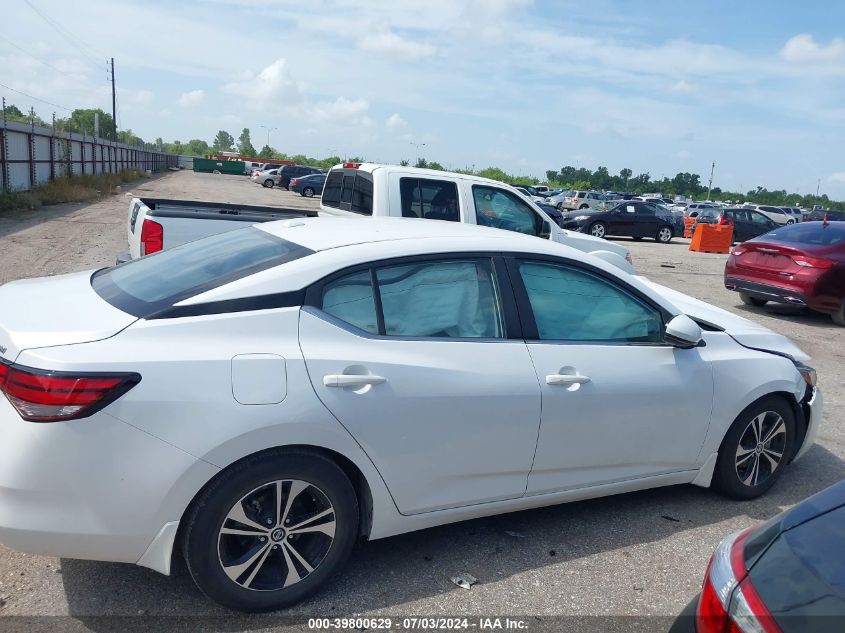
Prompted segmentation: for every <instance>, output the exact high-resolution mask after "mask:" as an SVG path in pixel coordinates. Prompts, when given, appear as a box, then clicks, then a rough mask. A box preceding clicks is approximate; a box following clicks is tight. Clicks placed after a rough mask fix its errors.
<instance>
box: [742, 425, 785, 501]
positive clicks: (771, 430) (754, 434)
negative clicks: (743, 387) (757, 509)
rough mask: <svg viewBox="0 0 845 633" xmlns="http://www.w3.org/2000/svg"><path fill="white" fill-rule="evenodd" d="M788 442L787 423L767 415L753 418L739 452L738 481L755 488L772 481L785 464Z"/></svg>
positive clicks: (747, 427)
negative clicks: (771, 478) (769, 479)
mask: <svg viewBox="0 0 845 633" xmlns="http://www.w3.org/2000/svg"><path fill="white" fill-rule="evenodd" d="M786 439H787V438H786V422H784V420H783V418H782V417H781V416H780V414H779V413H777V412H775V411H765V412H763V413H760V414H759V415H757V416H755V417H754V418H752V420H751V421H750V422H749V423H748V426H746V427H745V430H744V431H743V433H742V435H741V436H740V438H739V445H738V446H737V449H736V459H735V465H736V474H737V477H739V480H740V481H741V482H742V483H743V484H744V485H746V486H750V487H754V486H757V485H759V484H761V483H763V482H764V481H766V480H767V479H768V478H769V477H771V476H772V474H773V473H774V472H775V471H776V470H777V468H778V467H779V466H780V465H781V463H782V462H783V458H784V453H785V452H786Z"/></svg>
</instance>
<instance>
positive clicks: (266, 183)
mask: <svg viewBox="0 0 845 633" xmlns="http://www.w3.org/2000/svg"><path fill="white" fill-rule="evenodd" d="M261 184H262V185H263V186H265V187H267V188H268V189H272V188H273V185H275V184H276V183H275V182H273V179H272V178H268V179H267V180H265V181H264V182H263V183H261Z"/></svg>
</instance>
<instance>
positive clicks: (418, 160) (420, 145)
mask: <svg viewBox="0 0 845 633" xmlns="http://www.w3.org/2000/svg"><path fill="white" fill-rule="evenodd" d="M411 145H413V146H414V147H416V148H417V162H416V163H415V164H414V166H415V167H416V166H417V165H419V164H420V148H421V147H425V143H414V142H413V141H411Z"/></svg>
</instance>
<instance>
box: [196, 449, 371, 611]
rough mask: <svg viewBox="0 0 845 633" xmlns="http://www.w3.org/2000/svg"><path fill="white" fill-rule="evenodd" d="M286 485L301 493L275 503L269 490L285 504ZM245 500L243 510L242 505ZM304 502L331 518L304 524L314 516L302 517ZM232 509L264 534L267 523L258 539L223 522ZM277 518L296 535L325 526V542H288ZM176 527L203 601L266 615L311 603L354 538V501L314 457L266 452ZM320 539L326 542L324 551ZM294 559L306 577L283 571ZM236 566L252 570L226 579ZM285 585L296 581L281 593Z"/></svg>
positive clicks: (348, 488) (237, 468)
mask: <svg viewBox="0 0 845 633" xmlns="http://www.w3.org/2000/svg"><path fill="white" fill-rule="evenodd" d="M280 481H284V482H285V483H282V484H281V485H280V486H279V487H278V488H277V486H276V485H275V483H274V482H280ZM288 482H289V483H288ZM294 485H296V486H302V485H304V486H306V487H305V488H297V490H298V491H297V492H296V494H294V496H293V500H292V501H290V502H289V501H288V499H287V498H285V497H283V496H277V494H276V491H277V490H278V495H284V494H285V490H287V493H286V494H287V495H288V496H290V495H291V493H292V492H293V491H294V487H293V486H294ZM306 493H307V494H306ZM283 498H284V499H285V500H284V501H282V499H283ZM247 499H249V500H250V501H249V505H244V503H243V502H245V501H246V500H247ZM271 501H272V503H271ZM312 502H313V503H320V504H322V507H323V508H324V509H323V513H324V514H325V513H326V512H329V510H327V509H325V508H327V507H328V508H330V509H331V512H330V513H329V514H328V515H326V516H324V517H322V518H320V519H317V518H315V519H314V520H313V521H312V520H309V519H308V518H307V517H309V516H315V517H316V515H315V514H311V512H312V511H313V512H316V511H317V510H309V508H310V507H311V506H310V504H311V503H312ZM283 503H284V505H285V507H284V508H283V507H282V505H283ZM327 504H328V505H327ZM320 507H321V506H317V508H318V509H319V508H320ZM236 508H240V511H241V512H242V514H243V516H244V517H245V518H246V519H247V520H249V521H252V522H253V523H256V524H257V523H260V524H261V525H262V526H264V525H265V520H266V521H267V522H270V527H267V528H265V529H266V533H262V532H258V531H255V528H254V527H252V526H251V525H250V524H249V523H244V522H243V521H235V520H233V519H232V518H231V516H230V515H231V514H232V513H233V512H235V510H236ZM297 512H298V513H299V514H297ZM264 514H267V515H268V516H267V517H264ZM270 516H273V517H274V519H271V518H269V517H270ZM284 516H289V517H295V518H294V519H288V521H287V522H284V525H285V526H286V525H288V524H289V522H290V521H291V520H293V523H294V525H303V524H304V525H305V527H304V528H300V529H303V530H304V529H305V528H309V527H313V526H314V525H320V526H321V527H323V526H325V525H327V523H326V522H328V523H330V522H331V518H333V519H334V525H333V526H331V528H332V531H333V536H332V535H329V534H324V533H322V532H321V531H319V530H313V529H312V530H307V532H308V533H295V534H294V533H293V532H291V531H290V530H291V528H286V529H281V528H282V527H283V525H282V523H283V521H282V519H281V518H280V517H284ZM303 517H305V519H304V520H302V518H303ZM274 521H275V524H274ZM317 521H321V522H322V523H321V524H318V523H317ZM227 523H228V525H227V526H226V529H228V530H231V529H237V530H239V531H238V533H237V534H235V535H232V534H231V533H228V534H223V533H222V532H221V530H222V529H223V528H224V524H227ZM184 525H185V530H184V540H183V552H184V556H185V561H186V562H187V565H188V571H189V572H190V574H191V577H192V578H193V579H194V582H195V583H196V584H197V587H199V588H200V590H201V591H202V592H203V593H204V594H206V595H207V596H208V597H209V598H211V599H212V600H215V601H216V602H218V603H220V604H222V605H223V606H225V607H228V608H230V609H236V610H239V611H250V612H260V611H274V610H276V609H282V608H285V607H288V606H290V605H293V604H295V603H297V602H299V601H300V600H302V599H304V598H306V597H307V596H309V595H311V594H312V593H314V592H315V591H317V590H318V589H319V588H320V587H321V586H322V585H323V583H325V582H326V581H327V580H328V579H329V578H331V576H333V575H334V574H335V573H336V572H337V571H338V570H339V569H340V568H341V567H342V566H343V564H344V563H345V562H346V560H347V558H348V557H349V554H350V552H351V551H352V548H353V546H354V545H355V542H356V539H357V535H358V527H359V516H358V501H357V498H356V496H355V490H354V489H353V487H352V484H351V483H350V482H349V479H348V478H347V476H346V475H345V474H344V472H343V471H342V470H341V469H340V468H339V467H338V466H337V465H336V464H335V463H334V462H332V461H331V460H329V459H328V458H327V457H325V456H323V455H321V454H319V453H316V452H306V451H297V452H292V451H284V450H274V451H267V452H264V453H261V454H258V455H255V456H253V457H249V458H246V459H244V460H241V461H240V462H237V463H236V464H234V465H233V466H231V467H229V468H228V469H226V470H225V471H223V473H221V474H220V475H218V476H217V477H216V478H215V479H214V480H213V481H212V482H211V483H210V484H209V485H208V486H207V487H206V489H205V490H203V491H202V493H201V494H200V495H199V496H198V498H197V499H196V500H195V501H194V503H193V504H192V506H191V508H190V509H189V511H188V512H187V513H186V517H185V524H184ZM273 525H275V526H276V527H275V529H273ZM239 526H245V527H246V528H247V529H248V530H249V531H250V533H249V534H248V535H243V534H244V531H245V530H243V529H240V528H239ZM286 531H287V532H288V533H286ZM253 533H254V534H255V536H253V535H252V534H253ZM262 535H263V536H262ZM259 537H260V538H259ZM262 539H263V540H262ZM325 539H329V541H328V544H327V545H326V540H325ZM294 546H296V547H294ZM326 548H327V549H326ZM300 549H301V551H300ZM323 550H325V551H323ZM233 551H234V553H233ZM239 552H240V553H239ZM258 552H261V554H260V555H259V554H258ZM294 556H302V557H303V558H302V559H301V560H305V561H306V562H308V563H309V566H313V567H312V568H313V571H311V572H310V573H306V572H307V568H306V567H305V566H304V565H302V564H301V562H300V563H299V565H297V564H296V563H293V564H292V567H293V571H291V568H290V567H289V566H288V563H287V562H286V561H287V560H291V561H293V560H294ZM309 557H310V558H311V559H310V560H309ZM224 558H227V560H232V563H231V565H230V566H229V567H228V569H229V570H230V573H233V574H238V573H239V574H240V576H236V577H235V579H234V580H233V579H232V578H230V576H229V575H227V573H226V572H225V571H224V560H223V559H224ZM244 559H246V560H250V559H254V560H255V561H256V564H255V565H249V566H247V567H245V568H244V569H242V570H240V571H233V570H236V569H237V568H238V567H239V565H241V563H240V562H239V561H241V560H244ZM293 573H295V574H296V575H295V576H293V575H292V574H293ZM303 573H305V575H304V576H302V574H303ZM293 578H297V579H299V580H294V581H293V582H291V583H290V585H289V586H286V587H285V586H283V585H284V584H285V583H286V582H288V581H291V580H292V579H293ZM238 581H241V582H238ZM246 585H252V587H247V586H246Z"/></svg>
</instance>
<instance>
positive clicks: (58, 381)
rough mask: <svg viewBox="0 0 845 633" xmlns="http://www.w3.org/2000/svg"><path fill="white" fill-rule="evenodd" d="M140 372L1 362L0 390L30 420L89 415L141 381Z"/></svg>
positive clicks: (61, 418)
mask: <svg viewBox="0 0 845 633" xmlns="http://www.w3.org/2000/svg"><path fill="white" fill-rule="evenodd" d="M140 380H141V376H139V375H138V374H108V375H106V374H89V373H83V374H70V373H65V372H47V371H42V370H38V369H30V368H28V367H18V366H16V365H0V391H2V392H3V394H4V395H5V396H6V398H7V399H8V400H9V402H10V403H11V404H12V406H13V407H15V409H16V410H17V412H18V414H19V415H20V416H21V417H22V418H23V419H24V420H28V421H30V422H59V421H63V420H75V419H78V418H84V417H88V416H89V415H91V414H93V413H96V412H97V411H99V410H100V409H102V408H103V407H104V406H106V405H107V404H109V403H111V402H114V401H115V400H116V399H117V398H119V397H120V396H122V395H123V394H124V393H126V392H127V391H129V390H130V389H131V388H132V387H134V386H135V385H137V384H138V383H139V382H140Z"/></svg>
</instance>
